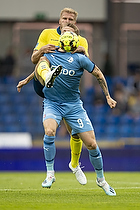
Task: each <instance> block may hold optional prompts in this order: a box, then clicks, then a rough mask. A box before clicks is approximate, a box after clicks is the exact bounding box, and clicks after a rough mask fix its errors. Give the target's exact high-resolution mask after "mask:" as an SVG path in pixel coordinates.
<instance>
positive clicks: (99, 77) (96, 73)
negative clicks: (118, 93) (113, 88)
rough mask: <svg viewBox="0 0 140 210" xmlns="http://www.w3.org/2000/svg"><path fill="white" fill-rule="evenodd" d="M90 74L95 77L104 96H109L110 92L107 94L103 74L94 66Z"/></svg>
mask: <svg viewBox="0 0 140 210" xmlns="http://www.w3.org/2000/svg"><path fill="white" fill-rule="evenodd" d="M92 74H93V75H94V76H95V77H96V79H97V80H98V82H99V85H100V86H101V88H102V90H103V92H104V94H105V96H106V97H107V96H109V97H110V94H109V90H108V86H107V82H106V79H105V77H104V75H103V73H102V72H101V70H100V69H99V68H98V67H97V66H95V68H94V70H93V72H92Z"/></svg>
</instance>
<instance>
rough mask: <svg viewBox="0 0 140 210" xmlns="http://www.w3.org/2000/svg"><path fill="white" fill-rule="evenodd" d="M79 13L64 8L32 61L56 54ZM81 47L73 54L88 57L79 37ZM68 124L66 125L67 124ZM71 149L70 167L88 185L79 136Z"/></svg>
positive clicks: (79, 180)
mask: <svg viewBox="0 0 140 210" xmlns="http://www.w3.org/2000/svg"><path fill="white" fill-rule="evenodd" d="M77 16H78V13H77V12H76V11H75V10H73V9H71V8H64V9H63V10H62V11H61V13H60V19H59V27H58V28H57V29H44V30H43V31H42V33H41V34H40V36H39V39H38V41H37V45H36V46H35V48H34V50H33V54H32V57H31V60H32V62H33V63H34V64H37V63H38V61H39V59H40V58H41V57H42V56H43V55H44V53H50V52H54V50H55V49H56V48H57V46H58V40H59V37H60V35H61V29H62V27H64V26H66V25H67V24H68V23H72V24H75V23H76V20H77ZM79 41H80V46H79V47H78V48H77V49H76V50H75V51H74V52H73V53H75V52H83V53H84V54H86V55H87V56H88V43H87V40H86V39H85V38H84V37H82V36H79ZM33 78H34V72H33V73H32V74H31V75H29V76H28V77H27V78H26V79H24V80H22V81H20V82H19V83H18V85H17V90H18V92H20V90H21V88H22V87H23V86H24V85H26V84H27V83H28V82H29V81H30V80H32V79H33ZM65 124H66V123H65ZM66 127H67V129H68V131H69V133H71V128H70V127H69V126H68V125H67V124H66ZM70 147H71V162H70V163H69V167H70V169H71V170H72V172H73V173H74V174H75V176H76V179H77V180H78V182H79V183H80V184H86V183H87V179H86V177H85V175H84V173H83V171H82V170H81V168H80V166H79V158H80V154H81V150H82V141H81V139H79V137H78V136H77V135H74V136H71V139H70Z"/></svg>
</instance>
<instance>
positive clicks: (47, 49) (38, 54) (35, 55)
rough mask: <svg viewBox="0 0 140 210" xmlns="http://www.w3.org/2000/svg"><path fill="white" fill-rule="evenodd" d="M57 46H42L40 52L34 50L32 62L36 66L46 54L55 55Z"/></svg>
mask: <svg viewBox="0 0 140 210" xmlns="http://www.w3.org/2000/svg"><path fill="white" fill-rule="evenodd" d="M56 48H57V47H56V46H55V45H53V44H47V45H45V46H42V47H41V48H40V49H39V50H36V49H35V50H34V51H33V54H32V56H31V61H32V62H33V63H34V64H37V63H38V61H39V59H40V58H41V57H42V56H43V55H44V54H45V53H54V52H55V50H56Z"/></svg>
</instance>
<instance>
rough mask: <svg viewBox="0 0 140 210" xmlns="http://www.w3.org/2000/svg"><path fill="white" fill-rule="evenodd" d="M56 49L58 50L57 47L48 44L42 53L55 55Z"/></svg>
mask: <svg viewBox="0 0 140 210" xmlns="http://www.w3.org/2000/svg"><path fill="white" fill-rule="evenodd" d="M56 49H57V47H56V46H55V45H53V44H47V45H45V46H43V47H42V51H43V52H44V53H54V52H55V50H56Z"/></svg>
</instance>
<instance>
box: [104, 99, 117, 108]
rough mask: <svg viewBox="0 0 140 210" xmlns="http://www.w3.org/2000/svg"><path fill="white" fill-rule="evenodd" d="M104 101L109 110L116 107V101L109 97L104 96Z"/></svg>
mask: <svg viewBox="0 0 140 210" xmlns="http://www.w3.org/2000/svg"><path fill="white" fill-rule="evenodd" d="M106 99H107V103H108V105H109V106H110V108H111V109H112V108H115V107H116V104H117V101H115V100H114V99H112V98H111V97H110V96H106Z"/></svg>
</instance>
